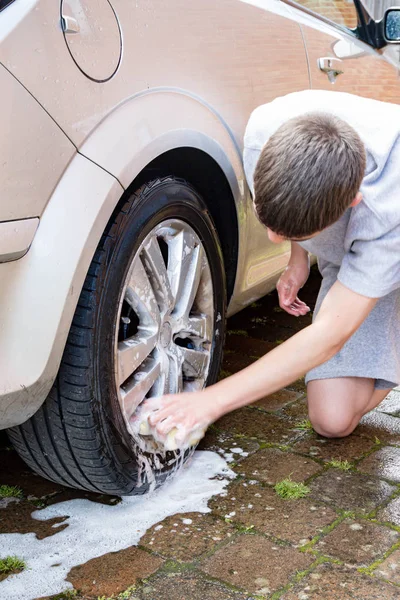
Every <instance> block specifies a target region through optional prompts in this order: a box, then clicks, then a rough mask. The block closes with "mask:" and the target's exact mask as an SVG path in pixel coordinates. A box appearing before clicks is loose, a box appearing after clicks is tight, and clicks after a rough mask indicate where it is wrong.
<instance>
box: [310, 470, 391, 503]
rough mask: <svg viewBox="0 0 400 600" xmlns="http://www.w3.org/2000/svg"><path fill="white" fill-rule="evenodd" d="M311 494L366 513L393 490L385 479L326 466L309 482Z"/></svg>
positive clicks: (386, 497) (385, 498) (313, 496)
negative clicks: (324, 469)
mask: <svg viewBox="0 0 400 600" xmlns="http://www.w3.org/2000/svg"><path fill="white" fill-rule="evenodd" d="M310 488H311V497H312V498H315V499H316V500H320V501H321V502H327V503H328V504H332V505H333V506H336V507H337V508H341V509H343V510H353V511H355V512H357V513H360V514H367V513H369V512H371V511H372V510H373V509H374V508H376V507H377V506H379V504H382V503H383V502H384V501H385V500H387V499H388V498H389V496H390V495H391V494H392V493H393V492H394V491H395V490H396V488H395V487H394V486H393V485H390V484H389V483H387V482H386V481H380V480H377V479H372V478H371V477H368V476H367V475H361V474H358V473H346V472H344V471H340V470H338V469H329V471H327V472H326V473H324V474H323V475H321V476H320V477H317V478H316V479H314V481H312V482H311V484H310Z"/></svg>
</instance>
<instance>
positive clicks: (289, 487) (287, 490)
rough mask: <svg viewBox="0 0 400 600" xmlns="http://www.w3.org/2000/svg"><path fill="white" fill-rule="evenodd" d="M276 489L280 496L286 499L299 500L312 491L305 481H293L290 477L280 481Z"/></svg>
mask: <svg viewBox="0 0 400 600" xmlns="http://www.w3.org/2000/svg"><path fill="white" fill-rule="evenodd" d="M274 490H275V492H276V493H277V494H278V496H280V497H281V498H284V499H285V500H297V499H299V498H304V496H307V494H309V493H310V488H309V487H307V486H306V485H304V483H297V482H296V481H292V480H291V479H290V477H288V478H287V479H283V480H282V481H279V482H278V483H277V484H276V485H275V486H274Z"/></svg>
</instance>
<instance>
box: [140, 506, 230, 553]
mask: <svg viewBox="0 0 400 600" xmlns="http://www.w3.org/2000/svg"><path fill="white" fill-rule="evenodd" d="M235 531H236V530H235V528H234V527H233V526H232V525H229V524H228V523H225V522H224V521H221V520H220V519H218V520H217V519H215V518H213V517H212V516H211V515H209V514H202V513H187V514H179V515H173V516H172V517H168V518H167V519H164V521H161V522H160V523H158V524H157V525H154V526H153V527H151V529H149V530H148V531H147V532H146V534H145V535H144V536H143V537H142V539H141V540H140V542H139V545H140V546H144V547H146V548H147V549H148V550H151V551H152V552H156V553H158V554H161V555H162V556H164V557H166V558H170V559H174V560H181V561H186V562H190V561H192V560H194V559H195V558H197V557H198V556H200V555H201V554H203V553H204V552H207V551H209V550H212V548H214V547H215V546H217V545H218V544H220V543H221V541H222V540H225V539H226V538H227V537H230V536H231V535H232V534H233V533H235Z"/></svg>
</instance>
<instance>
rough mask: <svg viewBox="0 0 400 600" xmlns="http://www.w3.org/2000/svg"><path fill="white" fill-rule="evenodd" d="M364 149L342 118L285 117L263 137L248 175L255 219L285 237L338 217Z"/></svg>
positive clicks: (360, 173)
mask: <svg viewBox="0 0 400 600" xmlns="http://www.w3.org/2000/svg"><path fill="white" fill-rule="evenodd" d="M365 163H366V157H365V148H364V145H363V143H362V141H361V139H360V137H359V135H358V134H357V133H356V131H355V130H354V129H353V128H352V127H350V125H348V124H347V123H346V122H345V121H342V120H341V119H339V118H338V117H335V116H333V115H330V114H326V113H322V112H321V113H319V112H316V113H307V114H304V115H301V116H300V117H295V118H294V119H289V120H288V121H287V122H286V123H284V124H283V125H282V126H281V127H279V129H278V130H277V131H276V132H275V133H274V134H273V135H272V136H271V137H270V138H269V140H268V141H267V143H266V144H265V146H264V148H263V149H262V151H261V154H260V158H259V160H258V162H257V166H256V169H255V173H254V206H255V210H256V213H257V216H258V218H259V220H260V221H261V223H262V224H263V225H265V226H266V227H268V228H269V229H271V231H273V232H274V233H277V234H279V235H282V236H284V237H286V238H288V239H293V238H305V237H307V236H310V235H312V234H314V233H317V232H318V231H322V230H323V229H325V228H326V227H328V226H329V225H332V224H333V223H335V221H337V220H338V219H340V217H341V216H342V215H343V213H344V212H345V211H346V209H347V208H348V207H349V206H350V204H351V202H352V201H353V200H354V198H355V197H356V195H357V192H358V191H359V188H360V185H361V182H362V179H363V177H364V172H365Z"/></svg>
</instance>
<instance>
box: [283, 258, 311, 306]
mask: <svg viewBox="0 0 400 600" xmlns="http://www.w3.org/2000/svg"><path fill="white" fill-rule="evenodd" d="M309 273H310V269H309V265H308V261H307V262H306V261H304V262H300V263H297V264H290V263H289V264H288V266H287V267H286V269H285V270H284V272H283V273H282V275H281V277H280V279H279V281H278V283H277V284H276V289H277V292H278V297H279V306H280V307H281V308H282V309H283V310H285V311H286V312H287V313H289V315H294V316H295V317H299V316H300V315H301V316H304V315H306V314H307V313H308V312H310V307H309V306H307V304H305V303H304V302H302V301H301V300H300V298H299V297H298V296H297V294H298V292H299V289H300V288H302V287H303V285H304V284H305V282H306V281H307V279H308V276H309Z"/></svg>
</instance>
